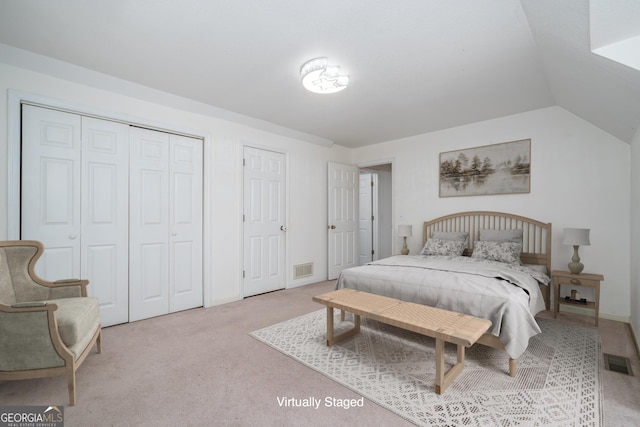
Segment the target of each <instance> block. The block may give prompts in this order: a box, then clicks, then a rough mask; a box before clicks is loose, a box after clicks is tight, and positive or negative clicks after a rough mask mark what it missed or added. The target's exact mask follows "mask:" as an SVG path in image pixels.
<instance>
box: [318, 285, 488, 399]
mask: <svg viewBox="0 0 640 427" xmlns="http://www.w3.org/2000/svg"><path fill="white" fill-rule="evenodd" d="M313 301H315V302H318V303H320V304H324V305H326V306H327V345H328V346H331V345H333V344H335V343H337V342H339V341H342V340H344V339H345V338H348V337H350V336H353V335H355V334H357V333H358V332H359V331H360V317H365V318H368V319H373V320H377V321H378V322H382V323H386V324H388V325H392V326H397V327H399V328H402V329H406V330H409V331H413V332H417V333H419V334H422V335H426V336H429V337H432V338H435V340H436V387H435V390H436V393H438V394H442V393H444V391H445V390H446V389H447V387H449V385H450V384H451V383H452V382H453V381H454V380H455V379H456V377H457V376H458V375H459V374H460V372H462V369H463V368H464V357H465V347H470V346H472V345H473V344H474V343H475V342H476V341H478V339H479V338H480V337H481V336H482V334H484V333H485V332H486V331H487V330H488V329H489V327H490V326H491V321H490V320H486V319H479V318H477V317H473V316H469V315H467V314H461V313H455V312H453V311H447V310H443V309H440V308H434V307H429V306H426V305H422V304H416V303H412V302H405V301H400V300H397V299H395V298H389V297H385V296H381V295H375V294H370V293H367V292H361V291H357V290H354V289H339V290H337V291H332V292H328V293H326V294H322V295H318V296H315V297H313ZM334 308H336V309H339V310H343V311H348V312H350V313H353V315H354V321H353V323H354V326H353V328H351V329H349V330H348V331H346V332H343V333H341V334H339V335H334V329H333V309H334ZM445 342H449V343H453V344H456V345H457V347H458V360H457V363H456V364H455V365H453V366H452V367H451V368H450V369H449V371H447V372H445V370H444V368H445V366H444V343H445Z"/></svg>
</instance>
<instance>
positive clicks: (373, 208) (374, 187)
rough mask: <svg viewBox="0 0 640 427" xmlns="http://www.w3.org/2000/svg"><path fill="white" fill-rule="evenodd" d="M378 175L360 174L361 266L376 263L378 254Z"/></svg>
mask: <svg viewBox="0 0 640 427" xmlns="http://www.w3.org/2000/svg"><path fill="white" fill-rule="evenodd" d="M377 196H378V175H377V174H375V173H361V174H360V203H359V205H358V209H359V215H358V217H359V223H358V224H359V242H360V249H359V251H358V252H359V262H358V264H359V265H364V264H366V263H368V262H371V261H375V260H377V259H378V258H379V254H378V252H379V251H378V234H379V233H378V197H377Z"/></svg>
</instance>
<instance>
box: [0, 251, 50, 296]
mask: <svg viewBox="0 0 640 427" xmlns="http://www.w3.org/2000/svg"><path fill="white" fill-rule="evenodd" d="M42 252H43V247H42V244H40V243H39V242H35V241H28V240H24V241H9V242H0V303H3V304H7V305H11V304H15V303H19V302H26V301H44V300H47V299H49V296H50V291H49V289H48V288H46V287H44V286H40V285H39V284H37V283H36V282H35V281H34V280H33V279H32V277H31V276H32V275H33V274H34V271H33V268H34V266H35V262H36V260H37V259H38V258H39V257H40V255H41V254H42Z"/></svg>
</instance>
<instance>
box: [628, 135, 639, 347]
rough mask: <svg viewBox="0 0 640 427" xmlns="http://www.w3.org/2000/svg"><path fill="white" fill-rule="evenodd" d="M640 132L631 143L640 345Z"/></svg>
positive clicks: (633, 300)
mask: <svg viewBox="0 0 640 427" xmlns="http://www.w3.org/2000/svg"><path fill="white" fill-rule="evenodd" d="M639 259H640V130H638V131H637V132H636V134H635V136H634V138H633V141H632V142H631V296H630V298H629V300H630V304H631V327H632V329H633V332H634V334H635V337H636V344H638V343H640V265H639V263H638V260H639Z"/></svg>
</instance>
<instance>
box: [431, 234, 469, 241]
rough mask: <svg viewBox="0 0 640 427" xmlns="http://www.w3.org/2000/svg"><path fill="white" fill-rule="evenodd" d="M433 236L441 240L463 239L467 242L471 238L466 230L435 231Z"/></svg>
mask: <svg viewBox="0 0 640 427" xmlns="http://www.w3.org/2000/svg"><path fill="white" fill-rule="evenodd" d="M431 238H432V239H440V240H461V241H463V242H466V241H467V239H468V238H469V233H467V232H465V231H434V232H433V236H431Z"/></svg>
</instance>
